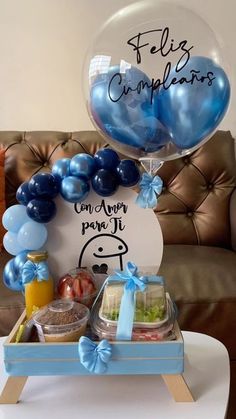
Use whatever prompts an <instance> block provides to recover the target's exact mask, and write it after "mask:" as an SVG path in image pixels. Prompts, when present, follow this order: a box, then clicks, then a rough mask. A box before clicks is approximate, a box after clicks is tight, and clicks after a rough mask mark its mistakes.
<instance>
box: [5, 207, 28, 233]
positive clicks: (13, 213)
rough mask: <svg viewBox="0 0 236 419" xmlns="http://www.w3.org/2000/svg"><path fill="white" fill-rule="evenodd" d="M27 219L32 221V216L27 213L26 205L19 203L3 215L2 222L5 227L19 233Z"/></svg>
mask: <svg viewBox="0 0 236 419" xmlns="http://www.w3.org/2000/svg"><path fill="white" fill-rule="evenodd" d="M27 221H30V218H29V217H28V215H27V213H26V207H25V206H24V205H19V204H18V205H13V206H12V207H9V208H8V209H7V210H6V211H5V212H4V214H3V217H2V224H3V226H4V227H5V229H6V230H8V231H11V232H13V233H17V232H18V231H19V230H20V228H21V226H22V225H23V224H24V223H26V222H27Z"/></svg>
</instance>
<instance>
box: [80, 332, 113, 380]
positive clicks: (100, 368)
mask: <svg viewBox="0 0 236 419" xmlns="http://www.w3.org/2000/svg"><path fill="white" fill-rule="evenodd" d="M78 351H79V357H80V362H81V364H82V365H83V366H84V367H85V368H86V369H87V370H88V371H90V372H92V373H94V374H104V373H105V372H106V370H107V364H108V362H109V360H110V358H111V355H112V346H111V344H110V343H109V342H108V341H107V340H106V339H103V340H101V342H100V343H98V344H96V343H94V342H93V341H92V340H91V339H89V338H87V337H86V336H81V338H80V340H79V345H78Z"/></svg>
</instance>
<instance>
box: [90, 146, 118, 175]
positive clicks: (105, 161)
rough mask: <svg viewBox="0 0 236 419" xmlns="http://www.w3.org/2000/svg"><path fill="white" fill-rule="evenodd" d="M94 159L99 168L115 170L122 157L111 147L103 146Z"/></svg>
mask: <svg viewBox="0 0 236 419" xmlns="http://www.w3.org/2000/svg"><path fill="white" fill-rule="evenodd" d="M94 159H95V161H96V165H97V167H98V169H107V170H111V171H112V170H113V171H115V170H116V168H117V166H118V164H119V163H120V159H119V156H118V154H117V153H116V152H115V151H114V150H112V149H111V148H102V149H100V150H98V151H97V152H96V153H95V154H94Z"/></svg>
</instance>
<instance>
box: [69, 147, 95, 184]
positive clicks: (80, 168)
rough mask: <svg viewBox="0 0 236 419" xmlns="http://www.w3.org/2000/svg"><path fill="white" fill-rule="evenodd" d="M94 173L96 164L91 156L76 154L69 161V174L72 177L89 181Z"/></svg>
mask: <svg viewBox="0 0 236 419" xmlns="http://www.w3.org/2000/svg"><path fill="white" fill-rule="evenodd" d="M95 171H96V163H95V160H94V158H93V157H92V156H90V155H89V154H86V153H80V154H76V156H74V157H73V158H72V159H71V163H70V173H71V175H73V176H78V177H82V178H85V179H87V180H88V179H90V178H91V176H92V175H93V174H94V172H95Z"/></svg>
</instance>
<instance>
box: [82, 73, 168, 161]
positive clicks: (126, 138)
mask: <svg viewBox="0 0 236 419" xmlns="http://www.w3.org/2000/svg"><path fill="white" fill-rule="evenodd" d="M151 84H152V83H151V81H150V79H149V78H148V77H147V76H146V74H145V73H143V72H142V71H141V70H139V69H137V68H136V67H134V66H132V67H131V68H128V69H126V70H125V72H122V73H120V67H119V66H114V67H110V68H109V69H108V71H107V73H104V74H99V75H98V76H97V77H96V78H95V80H94V81H93V83H92V85H91V89H90V111H91V116H92V118H93V121H94V122H95V123H96V125H97V127H99V128H100V129H101V131H102V133H103V134H105V135H106V136H108V137H109V138H110V142H111V143H112V142H113V140H114V141H115V143H116V144H117V143H119V145H120V144H123V147H122V148H121V147H119V148H120V149H121V150H122V151H123V152H125V153H126V154H129V153H128V152H127V150H126V147H125V146H128V151H130V147H131V150H132V149H135V152H137V150H142V151H143V152H150V151H151V152H154V151H156V150H159V149H160V147H162V146H163V145H164V144H166V142H167V139H168V138H167V135H166V132H165V129H164V128H163V126H162V125H161V124H160V122H159V121H158V119H157V118H158V109H157V100H156V99H155V98H153V100H152V96H151ZM124 89H125V91H126V92H127V94H123V91H124ZM163 131H164V132H163ZM115 143H114V144H115Z"/></svg>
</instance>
